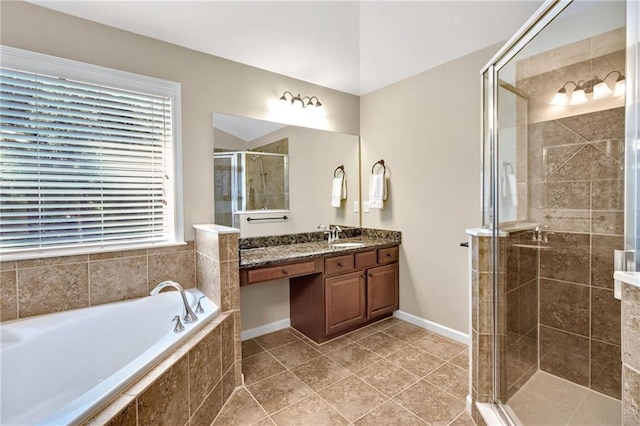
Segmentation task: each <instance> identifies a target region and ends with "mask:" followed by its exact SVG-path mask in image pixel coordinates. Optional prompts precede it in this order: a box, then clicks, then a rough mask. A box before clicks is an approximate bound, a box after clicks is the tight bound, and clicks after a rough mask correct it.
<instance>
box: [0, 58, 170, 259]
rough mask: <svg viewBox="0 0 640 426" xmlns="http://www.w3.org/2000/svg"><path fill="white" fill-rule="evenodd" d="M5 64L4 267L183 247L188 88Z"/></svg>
mask: <svg viewBox="0 0 640 426" xmlns="http://www.w3.org/2000/svg"><path fill="white" fill-rule="evenodd" d="M0 54H1V59H2V62H1V64H0V253H1V254H2V257H3V260H8V259H19V258H29V257H41V256H47V255H51V256H53V255H63V254H71V253H78V252H82V253H87V252H96V251H107V250H109V251H112V250H118V249H123V248H137V247H143V246H151V245H160V244H174V243H179V242H181V241H182V217H181V204H182V203H181V197H180V191H179V189H180V181H179V177H180V174H179V170H178V167H177V164H179V160H180V138H179V124H180V122H179V117H180V85H179V84H178V83H174V82H168V81H163V80H158V79H154V78H150V77H144V76H139V75H134V74H130V73H125V72H122V71H116V70H112V69H108V68H103V67H97V66H93V65H88V64H82V63H78V62H75V61H68V60H64V59H60V58H54V57H51V56H47V55H40V54H35V53H32V52H26V51H22V50H18V49H12V48H6V47H2V50H1V51H0Z"/></svg>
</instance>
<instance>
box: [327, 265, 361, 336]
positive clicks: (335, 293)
mask: <svg viewBox="0 0 640 426" xmlns="http://www.w3.org/2000/svg"><path fill="white" fill-rule="evenodd" d="M365 293H366V279H365V275H364V273H363V272H355V273H352V274H345V275H339V276H337V277H332V278H327V279H325V280H324V295H325V296H324V300H325V322H326V324H325V333H326V334H333V333H336V332H338V331H342V330H346V329H348V328H351V327H353V326H355V325H358V324H362V323H363V322H365V321H366V320H367V300H366V297H365Z"/></svg>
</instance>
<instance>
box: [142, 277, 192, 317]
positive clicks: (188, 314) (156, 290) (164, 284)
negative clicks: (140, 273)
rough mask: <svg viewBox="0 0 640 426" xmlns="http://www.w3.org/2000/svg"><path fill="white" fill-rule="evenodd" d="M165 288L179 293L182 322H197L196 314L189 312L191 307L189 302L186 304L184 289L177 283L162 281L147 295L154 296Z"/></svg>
mask: <svg viewBox="0 0 640 426" xmlns="http://www.w3.org/2000/svg"><path fill="white" fill-rule="evenodd" d="M166 287H172V288H174V289H176V290H178V291H179V292H180V296H182V303H183V304H184V317H183V319H184V322H195V321H198V317H197V316H196V314H194V313H193V311H192V310H191V306H189V302H187V295H186V294H185V292H184V289H183V288H182V286H181V285H180V284H178V283H177V282H175V281H163V282H161V283H160V284H158V285H157V286H155V288H154V289H153V290H151V291H150V292H149V294H150V295H151V296H154V295H156V294H158V293H160V292H161V291H162V290H163V289H165V288H166Z"/></svg>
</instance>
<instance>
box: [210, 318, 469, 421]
mask: <svg viewBox="0 0 640 426" xmlns="http://www.w3.org/2000/svg"><path fill="white" fill-rule="evenodd" d="M243 356H244V369H245V377H246V383H245V386H243V387H241V388H238V390H237V391H236V393H235V394H234V396H233V397H232V398H231V399H230V400H229V402H228V403H227V405H226V406H225V407H224V408H223V409H222V411H221V412H220V415H219V416H218V418H217V419H216V420H215V421H214V423H213V424H214V425H216V426H217V425H229V424H236V425H251V424H261V425H262V424H264V425H274V424H276V425H292V424H297V425H331V426H333V425H341V424H343V425H347V424H355V425H372V424H377V425H427V424H433V425H473V421H472V420H471V418H470V416H469V415H468V414H467V413H466V408H465V398H466V395H467V393H468V386H467V384H468V370H467V368H468V365H469V355H468V350H467V347H466V346H464V345H461V344H460V343H458V342H454V341H451V340H449V339H447V338H444V337H442V336H439V335H437V334H435V333H431V332H429V331H427V330H424V329H422V328H418V327H416V326H413V325H411V324H408V323H406V322H403V321H400V320H398V319H396V318H390V319H385V320H381V321H379V322H377V323H374V324H372V325H369V326H367V327H365V328H363V329H360V330H357V331H354V332H352V333H349V334H347V335H345V336H342V337H339V338H337V339H334V340H332V341H330V342H327V343H324V344H320V345H318V344H316V343H314V342H313V341H311V340H308V339H306V338H305V337H303V336H302V335H300V334H299V333H297V332H296V331H295V330H294V329H285V330H281V331H278V332H275V333H271V334H268V335H264V336H260V337H257V338H255V339H251V340H246V341H244V342H243Z"/></svg>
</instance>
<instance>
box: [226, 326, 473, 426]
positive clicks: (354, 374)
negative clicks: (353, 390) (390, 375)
mask: <svg viewBox="0 0 640 426" xmlns="http://www.w3.org/2000/svg"><path fill="white" fill-rule="evenodd" d="M391 327H393V325H392V326H389V327H385V328H383V329H379V330H374V331H373V333H371V334H369V335H367V336H364V337H362V338H360V339H357V340H355V341H354V340H350V339H348V342H346V343H345V344H344V345H342V346H340V347H338V348H335V349H333V350H331V351H328V352H326V353H322V352H319V351H318V352H319V354H320V355H319V356H316V357H313V358H311V359H309V360H306V361H305V362H302V363H300V364H297V365H295V366H293V367H291V368H289V367H287V366H286V365H284V363H283V362H281V361H280V360H279V359H278V358H276V357H275V356H274V355H273V354H272V353H271V351H273V350H276V349H278V348H282V347H284V346H287V345H290V344H293V343H296V342H298V341H302V342H304V343H307V342H306V341H305V339H303V338H299V337H298V336H297V335H296V333H293V332H291V331H290V333H291V334H292V335H293V336H294V337H296V339H297V340H296V341H292V342H289V343H285V344H282V345H279V346H276V347H273V348H271V349H266V348H265V347H264V346H263V345H261V344H260V343H258V342H257V341H255V338H254V339H252V340H254V343H256V344H257V345H258V347H260V348H262V349H263V351H261V352H259V353H257V354H254V355H251V356H249V357H247V358H246V359H248V358H251V357H254V356H256V355H259V354H260V353H263V352H266V353H268V354H269V355H270V356H271V357H272V358H274V359H275V360H276V361H277V362H278V363H279V364H280V365H281V366H282V367H283V368H284V369H285V370H284V371H280V372H278V373H276V374H273V375H270V376H268V377H265V378H263V379H261V380H259V381H257V382H255V383H252V384H251V385H254V384H256V383H260V382H263V381H264V380H267V379H268V378H272V377H274V376H275V375H277V374H281V373H283V372H285V371H286V372H289V373H290V374H291V375H293V377H295V378H296V379H297V380H299V381H300V382H302V383H303V385H304V386H305V387H306V388H308V389H309V390H311V392H312V394H311V395H309V396H307V397H305V398H302V399H300V400H298V401H296V402H294V403H292V404H289V405H287V406H285V407H283V408H281V409H279V410H278V411H275V412H274V413H272V414H276V413H278V412H280V411H282V410H284V409H286V408H288V407H291V406H292V405H294V404H297V403H299V402H301V401H303V400H305V399H308V398H310V397H312V396H313V395H314V394H315V395H317V396H318V397H319V398H320V399H322V400H323V401H324V402H325V403H326V404H327V405H328V406H329V407H331V408H332V409H333V410H335V411H336V412H337V413H338V414H339V415H340V416H341V417H343V418H344V416H343V415H342V414H341V413H340V412H339V411H338V410H337V409H336V408H335V407H334V406H333V405H332V404H330V403H329V402H328V401H327V400H325V399H324V398H323V397H322V396H321V395H320V392H322V391H323V390H325V389H327V388H329V387H330V386H333V385H335V384H337V383H339V382H341V381H344V380H347V379H349V378H351V377H355V378H357V379H358V380H360V381H362V382H363V383H365V384H366V385H367V386H369V387H370V388H371V389H373V390H375V391H376V392H379V393H380V394H381V395H382V396H384V397H385V400H384V401H383V402H381V403H380V404H378V405H376V406H375V407H374V408H372V409H371V410H369V411H368V412H366V413H364V414H363V415H362V416H360V417H359V418H358V419H356V421H358V420H360V419H361V418H362V417H365V416H366V415H368V414H369V413H371V412H372V411H374V410H376V409H377V408H379V407H380V406H382V405H384V404H386V403H387V402H389V401H393V402H395V403H397V404H398V405H400V406H401V407H402V408H403V409H404V410H406V411H407V412H409V413H410V414H412V415H414V416H416V417H417V418H419V419H421V420H423V419H422V417H420V416H418V415H417V414H416V413H414V412H413V411H411V410H409V409H408V408H407V407H404V406H403V405H402V404H399V403H398V402H397V401H395V400H393V398H395V397H396V396H397V395H399V394H400V393H402V392H405V391H406V390H407V389H409V388H410V387H412V386H414V385H415V384H416V383H418V382H420V381H422V380H425V381H426V382H427V383H429V384H430V385H432V386H434V387H436V388H437V389H439V390H441V391H443V392H445V393H446V394H448V395H450V396H452V397H453V398H455V399H456V400H458V401H462V400H461V399H460V398H458V397H457V396H456V395H453V394H451V393H450V392H448V391H447V390H445V389H442V388H441V387H439V386H437V385H435V384H433V383H431V382H429V381H428V380H426V377H427V376H428V375H430V374H431V373H433V372H434V371H436V370H438V369H439V368H441V367H443V366H445V365H447V364H449V365H451V366H452V367H454V368H459V369H460V370H463V371H466V373H467V374H469V371H468V370H466V369H463V368H461V367H460V366H458V365H456V364H454V363H453V362H451V361H452V360H453V359H455V358H457V357H458V356H459V355H461V354H462V353H463V352H464V351H466V350H468V347H465V348H464V349H462V350H461V351H459V352H456V353H455V354H454V355H453V356H451V357H449V358H448V359H446V360H444V359H442V358H440V357H438V356H436V355H433V354H431V353H429V352H428V351H426V350H424V349H422V348H419V347H416V346H414V344H415V343H416V342H418V341H419V340H422V339H423V338H425V337H427V336H429V335H430V334H434V333H429V334H427V335H426V336H423V337H422V338H420V339H417V340H415V341H412V342H411V341H410V342H407V341H405V340H401V339H398V338H395V337H393V336H391V335H388V334H386V333H384V330H386V329H389V328H391ZM378 332H380V333H382V334H384V335H385V336H386V337H389V338H391V339H393V340H394V341H398V342H401V343H402V344H403V345H402V347H400V348H398V350H396V351H394V352H392V353H390V354H387V355H381V354H378V353H377V352H374V351H371V350H369V349H368V348H367V347H365V346H363V345H362V344H358V343H357V342H358V341H359V340H362V339H365V338H367V337H369V336H371V335H373V334H376V333H378ZM436 334H437V333H436ZM443 338H444V337H443ZM445 339H446V338H445ZM447 340H449V339H447ZM313 343H315V342H313ZM307 344H308V343H307ZM352 344H356V345H357V346H358V347H360V348H361V349H363V350H366V351H368V352H371V353H373V354H375V355H376V356H378V357H380V359H378V360H376V361H374V362H373V363H371V364H368V365H366V366H364V367H362V368H360V369H359V370H357V371H355V372H354V371H351V370H349V369H346V370H347V371H348V372H349V375H348V376H347V377H345V378H343V379H340V380H337V381H336V382H335V383H332V384H329V385H327V386H325V387H324V388H322V389H319V390H318V391H315V390H314V389H312V388H311V387H310V386H309V385H307V384H306V383H305V382H304V381H302V380H301V379H300V378H299V377H298V376H297V375H296V374H295V373H294V372H293V371H292V369H294V368H297V367H299V366H300V365H303V364H306V363H308V362H311V361H313V360H317V359H318V358H320V357H321V356H322V357H325V358H327V359H328V360H329V361H330V362H333V363H335V364H336V365H339V366H340V367H341V368H343V369H345V367H344V366H342V365H341V364H340V363H337V362H336V361H335V360H333V359H332V358H330V357H329V356H328V354H330V353H331V352H334V351H337V350H339V349H342V348H344V347H347V346H349V345H352ZM315 345H316V346H317V343H315ZM309 346H311V347H312V348H313V349H314V350H315V349H316V347H314V346H312V345H309ZM408 346H411V347H413V348H415V349H417V350H419V351H420V352H422V353H426V354H428V355H431V356H434V357H435V358H436V359H438V360H440V361H441V363H440V364H439V365H438V366H437V367H436V368H434V369H432V370H430V371H429V372H428V373H426V374H425V375H423V376H419V375H416V374H414V373H412V372H411V371H409V370H406V369H405V368H404V367H403V366H401V365H398V364H396V363H395V362H393V361H391V360H389V359H388V357H390V356H392V355H394V354H396V353H398V352H400V351H402V350H403V349H405V348H406V347H408ZM383 360H384V361H387V362H391V363H392V364H394V365H396V366H398V367H399V368H401V369H402V370H403V371H407V372H409V373H411V374H412V376H414V377H417V379H416V380H415V381H412V382H411V383H409V384H408V385H407V386H405V387H403V388H402V389H401V390H400V391H398V392H396V393H394V394H393V395H392V396H388V395H387V394H386V393H384V392H382V391H381V390H380V389H378V388H376V387H375V386H374V385H372V384H370V383H368V382H367V381H366V380H364V379H363V378H362V377H360V376H359V375H358V374H359V373H361V372H362V371H363V370H365V369H366V368H369V367H371V366H373V365H375V364H376V363H378V362H381V361H383ZM251 385H244V388H245V389H246V390H247V392H249V394H250V395H251V396H252V398H253V399H254V400H255V401H256V403H258V405H259V406H260V407H261V409H262V410H263V411H264V412H265V413H266V412H267V411H266V409H264V407H263V406H262V405H261V404H260V403H259V402H258V401H257V399H256V398H255V396H254V395H253V394H252V393H251V392H250V391H249V389H248V387H247V386H251ZM462 402H464V401H462ZM225 405H226V404H225ZM221 411H222V410H221ZM464 412H465V410H463V412H462V413H464ZM462 413H460V414H458V415H457V416H456V417H455V418H454V419H453V420H455V419H457V418H458V417H460V415H461V414H462ZM272 414H268V413H267V417H268V418H270V420H271V421H274V420H273V419H272V418H271V416H272ZM345 420H346V419H345ZM453 420H452V421H453ZM347 422H348V423H349V424H353V422H350V421H348V420H347ZM274 423H275V421H274Z"/></svg>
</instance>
